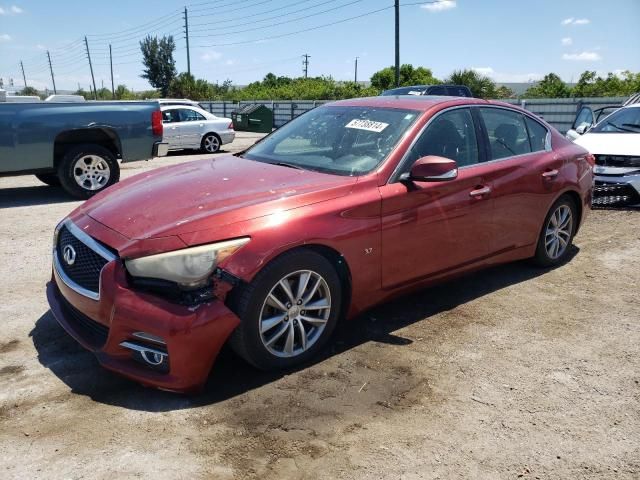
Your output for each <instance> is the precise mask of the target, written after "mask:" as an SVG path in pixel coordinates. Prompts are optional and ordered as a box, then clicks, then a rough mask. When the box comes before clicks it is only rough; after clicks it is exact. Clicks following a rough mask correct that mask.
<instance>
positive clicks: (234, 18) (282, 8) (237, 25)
mask: <svg viewBox="0 0 640 480" xmlns="http://www.w3.org/2000/svg"><path fill="white" fill-rule="evenodd" d="M310 1H313V0H302V1H300V2H293V3H292V4H289V5H284V6H282V7H279V8H272V9H270V10H267V11H264V12H259V13H254V14H252V15H241V16H239V17H233V18H227V19H222V21H224V22H231V21H234V20H246V19H247V18H254V17H259V16H260V15H265V14H270V13H273V12H277V11H280V10H286V9H287V8H291V7H293V6H296V5H301V4H303V3H308V2H310ZM337 1H338V0H326V1H324V2H320V3H318V4H316V5H311V6H309V7H305V8H300V9H298V10H294V11H293V12H289V13H281V14H279V15H274V16H271V17H266V18H260V19H257V20H251V21H248V22H244V23H236V24H233V25H230V26H228V27H223V28H221V29H216V31H224V30H228V29H230V28H235V27H243V26H245V25H253V24H255V23H259V22H266V21H268V20H272V19H274V18H281V17H286V16H288V15H293V14H294V13H299V12H304V11H307V10H310V9H313V8H317V7H321V6H322V5H326V4H327V3H333V2H337ZM203 16H206V15H203ZM191 26H192V27H194V26H206V27H207V28H204V29H197V28H195V29H194V28H192V29H191V31H192V32H203V31H207V32H208V31H210V30H211V27H210V24H209V23H192V24H191Z"/></svg>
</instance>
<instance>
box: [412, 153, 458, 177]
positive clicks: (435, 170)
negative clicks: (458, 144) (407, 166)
mask: <svg viewBox="0 0 640 480" xmlns="http://www.w3.org/2000/svg"><path fill="white" fill-rule="evenodd" d="M457 177H458V164H457V163H456V161H455V160H451V159H450V158H444V157H437V156H435V155H428V156H426V157H422V158H419V159H418V160H416V163H414V164H413V166H412V167H411V170H410V171H409V172H407V173H403V174H402V175H401V176H400V180H402V181H406V180H413V181H416V182H446V181H448V180H454V179H456V178H457Z"/></svg>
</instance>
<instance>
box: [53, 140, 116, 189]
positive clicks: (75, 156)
mask: <svg viewBox="0 0 640 480" xmlns="http://www.w3.org/2000/svg"><path fill="white" fill-rule="evenodd" d="M88 157H93V158H96V159H100V160H101V161H103V162H104V165H106V167H108V178H106V177H105V172H106V170H104V169H102V170H98V169H95V170H88V171H87V175H88V178H87V180H86V181H85V183H84V185H81V184H80V183H79V181H76V178H75V175H74V171H75V172H79V170H78V168H79V167H78V165H79V163H80V161H84V160H85V159H88ZM100 163H101V162H100ZM101 165H102V163H101ZM91 175H93V177H91ZM58 178H59V179H60V184H61V185H62V188H64V189H65V190H66V191H67V192H68V193H69V194H71V195H73V196H74V197H76V198H83V199H86V198H89V197H92V196H93V195H95V194H96V193H99V192H101V191H103V190H104V189H105V188H107V187H109V186H110V185H113V184H114V183H116V182H118V180H120V166H119V165H118V160H117V159H116V157H115V155H114V154H113V153H111V152H110V151H109V150H107V149H106V148H104V147H101V146H100V145H94V144H84V145H78V146H76V147H73V148H71V149H69V150H68V151H67V152H66V153H65V155H64V157H63V158H62V161H61V162H60V165H59V166H58ZM105 178H106V179H105ZM102 179H105V181H104V183H103V184H102ZM94 181H95V182H96V184H94V185H91V183H92V182H94Z"/></svg>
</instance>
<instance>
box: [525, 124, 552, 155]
mask: <svg viewBox="0 0 640 480" xmlns="http://www.w3.org/2000/svg"><path fill="white" fill-rule="evenodd" d="M524 121H525V122H527V129H528V130H529V140H530V142H531V150H532V151H534V152H540V151H542V150H545V149H546V146H547V135H548V134H549V132H548V131H547V129H546V128H544V127H543V126H542V125H540V124H539V123H538V122H536V121H535V120H533V119H532V118H529V117H524Z"/></svg>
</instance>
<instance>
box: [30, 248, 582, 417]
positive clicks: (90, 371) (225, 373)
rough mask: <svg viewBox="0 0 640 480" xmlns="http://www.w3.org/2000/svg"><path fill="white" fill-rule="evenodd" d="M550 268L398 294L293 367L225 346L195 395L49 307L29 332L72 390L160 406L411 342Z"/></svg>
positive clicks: (503, 269)
mask: <svg viewBox="0 0 640 480" xmlns="http://www.w3.org/2000/svg"><path fill="white" fill-rule="evenodd" d="M578 252H579V249H578V248H577V247H575V246H573V247H572V250H571V252H570V255H569V258H568V260H567V261H569V260H570V259H571V258H573V257H574V256H575V255H577V253H578ZM549 271H550V270H549V269H541V268H538V267H535V266H533V265H530V264H529V263H528V262H516V263H511V264H506V265H501V266H497V267H492V268H490V269H487V270H483V271H480V272H477V273H474V274H471V275H468V276H466V277H461V278H459V279H457V280H455V281H450V282H447V283H444V284H441V285H438V286H435V287H431V288H427V289H423V290H420V291H417V292H415V293H412V294H410V295H406V296H403V297H400V298H398V299H396V300H393V301H391V302H388V303H385V304H383V305H380V306H378V307H375V308H373V309H371V310H369V311H367V312H365V313H364V314H362V315H360V316H358V317H356V318H354V319H352V320H350V321H346V322H341V324H340V325H339V327H338V328H337V329H336V332H335V333H334V336H333V338H332V340H331V341H330V342H329V345H328V346H327V347H325V349H324V350H323V351H322V352H321V353H320V354H319V355H318V356H317V357H316V358H315V359H314V360H313V361H311V362H309V363H307V364H305V365H302V366H300V367H298V368H295V369H290V370H285V371H278V372H263V371H260V370H257V369H255V368H253V367H251V366H250V365H248V364H247V363H246V362H244V361H243V360H241V359H240V358H239V357H237V356H236V355H235V354H233V353H232V352H231V351H230V349H228V348H223V350H222V352H221V353H220V355H219V357H218V359H217V360H216V363H215V365H214V367H213V369H212V372H211V374H210V375H209V378H208V380H207V384H206V386H205V388H204V391H203V392H202V393H200V394H197V395H192V396H186V395H177V394H172V393H167V392H162V391H159V390H155V389H150V388H145V387H142V386H140V385H138V384H137V383H135V382H133V381H130V380H127V379H124V378H122V377H120V376H118V375H116V374H114V373H111V372H109V371H107V370H105V369H103V368H102V367H100V365H99V364H98V361H97V360H96V359H95V357H94V356H93V354H91V353H89V352H87V351H85V350H84V349H83V348H82V347H80V346H79V345H78V344H77V343H76V342H75V341H74V340H73V339H72V338H71V337H70V336H68V335H67V334H66V332H65V331H64V330H63V329H62V327H60V326H59V325H58V323H57V322H56V320H55V319H54V317H53V315H52V314H51V312H50V311H48V312H46V313H45V314H44V315H42V317H40V318H39V319H38V320H37V321H36V323H35V326H34V328H33V330H32V331H31V333H30V336H31V337H32V339H33V344H34V346H35V348H36V350H37V352H38V360H39V361H40V363H41V364H42V365H43V366H44V367H46V368H48V369H49V370H51V372H52V373H53V374H54V375H56V376H57V377H58V378H59V379H60V380H62V381H63V382H64V383H66V384H67V385H68V386H69V388H70V389H71V391H72V392H74V393H77V394H80V395H86V396H88V397H90V398H92V399H93V400H95V401H97V402H101V403H105V404H109V405H114V406H119V407H122V408H127V409H132V410H139V411H148V412H165V411H172V410H179V409H187V408H195V407H200V406H204V405H211V404H215V403H218V402H221V401H224V400H228V399H231V398H233V397H236V396H238V395H240V394H243V393H245V392H248V391H251V390H254V389H256V388H260V387H262V386H263V385H266V384H269V383H271V382H273V381H275V380H278V379H279V378H281V377H283V376H285V375H289V374H291V373H294V372H296V371H299V370H304V369H306V368H308V367H309V366H311V365H314V364H318V363H321V362H323V361H324V360H326V359H328V358H330V357H333V356H335V355H340V354H341V353H343V352H345V351H348V350H350V349H352V348H355V347H357V346H359V345H362V344H365V343H368V342H376V343H383V344H385V343H386V344H392V345H409V344H411V343H412V340H411V339H408V338H404V337H402V336H399V335H397V334H396V333H395V332H396V331H398V330H400V329H402V328H403V327H406V326H408V325H411V324H413V323H416V322H420V321H424V322H428V321H429V320H430V318H431V317H432V316H434V315H436V314H438V313H440V312H444V311H448V310H452V309H454V308H455V307H457V306H459V305H463V304H465V303H467V302H470V301H472V300H475V299H476V298H479V297H482V296H485V295H487V294H490V293H492V292H495V291H498V290H501V289H503V288H506V287H509V286H511V285H515V284H518V283H521V282H526V281H528V280H531V279H533V278H536V277H539V276H541V275H544V274H545V273H547V272H549ZM469 321H470V322H472V321H474V320H473V319H469Z"/></svg>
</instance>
